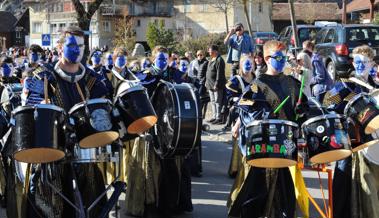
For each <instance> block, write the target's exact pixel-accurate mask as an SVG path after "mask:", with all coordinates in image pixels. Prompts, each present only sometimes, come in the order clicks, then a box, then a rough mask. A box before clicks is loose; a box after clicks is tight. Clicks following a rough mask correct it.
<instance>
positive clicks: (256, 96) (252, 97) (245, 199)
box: [227, 40, 308, 217]
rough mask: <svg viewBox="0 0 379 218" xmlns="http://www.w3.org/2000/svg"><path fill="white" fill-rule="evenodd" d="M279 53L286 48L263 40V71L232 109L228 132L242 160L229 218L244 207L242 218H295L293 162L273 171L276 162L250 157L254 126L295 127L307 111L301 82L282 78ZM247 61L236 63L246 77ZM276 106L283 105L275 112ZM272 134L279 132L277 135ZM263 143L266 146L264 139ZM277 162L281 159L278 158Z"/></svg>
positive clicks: (290, 77) (298, 181)
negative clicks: (278, 123)
mask: <svg viewBox="0 0 379 218" xmlns="http://www.w3.org/2000/svg"><path fill="white" fill-rule="evenodd" d="M284 50H285V45H284V44H283V43H282V42H279V41H276V40H271V41H267V42H266V43H265V44H264V45H263V55H264V59H265V61H266V63H267V71H266V72H265V73H261V74H260V75H259V77H258V78H256V79H255V80H253V81H252V82H251V83H250V84H248V85H247V87H246V90H245V92H243V94H242V95H241V96H239V100H238V103H237V104H236V107H237V108H238V112H239V118H238V119H237V121H236V123H235V125H234V126H233V128H232V135H233V137H235V138H238V141H239V142H238V144H239V148H240V152H241V154H242V156H243V158H242V161H241V162H240V169H241V170H240V172H239V173H238V174H237V177H236V181H235V185H234V186H233V189H232V190H231V192H230V196H229V201H228V205H227V206H228V209H229V210H228V215H229V216H231V217H241V215H242V214H241V213H242V211H243V210H244V208H249V210H248V211H247V210H245V212H246V214H244V215H243V216H246V217H279V216H280V217H295V215H296V195H295V187H294V181H293V180H292V177H291V173H290V171H289V169H288V166H291V165H293V163H295V162H296V161H297V159H296V160H294V162H292V163H286V164H278V165H277V166H275V167H278V168H279V169H269V168H272V167H273V166H272V165H271V164H274V165H276V164H277V162H275V161H273V159H271V158H264V157H262V156H259V155H257V156H254V155H255V154H258V153H256V152H255V150H254V152H252V150H251V149H252V147H251V146H252V145H254V143H251V142H250V140H252V139H254V137H253V136H254V135H252V134H254V133H255V130H252V129H250V128H249V129H248V128H247V126H248V125H250V124H251V123H252V122H253V121H254V122H258V123H259V122H261V121H262V120H265V119H273V120H287V121H291V122H296V123H297V124H298V125H300V126H301V124H302V123H303V122H304V121H305V120H306V116H305V112H306V111H307V110H308V102H307V97H306V96H305V95H302V97H301V99H299V98H300V87H301V84H300V82H299V81H298V80H297V79H295V78H294V77H292V76H289V75H285V74H283V73H282V72H283V68H284V66H285V64H286V56H285V55H284V52H283V51H284ZM250 61H252V60H250V58H249V60H248V61H245V62H243V63H241V65H240V67H241V68H242V70H243V71H244V72H242V73H247V72H249V70H250V69H251V64H250ZM252 69H253V68H252ZM286 98H287V100H286V101H285V99H286ZM281 103H282V105H283V106H282V107H281V108H278V110H277V111H276V112H275V113H274V110H275V109H277V106H278V105H279V104H281ZM267 131H269V130H267ZM277 134H282V133H280V131H278V133H277ZM255 137H256V136H255ZM287 137H289V136H287ZM291 137H292V136H291ZM270 140H271V139H270ZM262 143H265V144H267V143H270V142H269V141H268V140H265V139H264V140H263V142H262ZM291 147H292V148H295V147H296V145H295V144H294V143H292V145H291ZM258 152H261V151H258ZM273 152H274V153H275V151H273ZM288 152H290V151H288ZM292 152H295V150H292ZM276 153H278V154H279V151H278V150H277V151H276ZM296 155H297V150H296ZM277 157H278V158H285V157H284V156H281V157H280V155H279V156H277ZM258 160H259V161H258ZM248 163H249V164H248ZM268 165H271V166H268ZM272 173H274V174H277V175H280V176H278V177H275V178H273V177H272V176H270V175H273V174H272ZM302 182H304V181H303V180H302V178H297V179H296V183H295V184H298V183H302ZM269 193H270V194H269ZM283 197H285V199H286V200H285V201H286V203H285V204H284V203H280V202H281V200H280V199H283ZM267 199H270V200H267ZM299 203H301V202H299ZM257 205H260V206H257ZM264 208H270V212H268V211H265V210H264ZM279 214H280V215H279Z"/></svg>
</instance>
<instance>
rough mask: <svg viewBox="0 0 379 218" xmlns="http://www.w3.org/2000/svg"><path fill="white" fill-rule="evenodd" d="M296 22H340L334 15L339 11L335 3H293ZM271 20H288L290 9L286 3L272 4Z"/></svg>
mask: <svg viewBox="0 0 379 218" xmlns="http://www.w3.org/2000/svg"><path fill="white" fill-rule="evenodd" d="M294 8H295V15H296V20H304V21H307V20H311V21H315V20H325V21H328V20H341V16H340V15H338V14H337V13H336V11H339V7H338V4H337V3H336V2H317V3H305V2H303V3H294ZM272 14H273V20H290V19H291V16H290V9H289V5H288V3H274V5H273V10H272Z"/></svg>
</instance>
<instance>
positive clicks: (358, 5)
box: [346, 0, 379, 13]
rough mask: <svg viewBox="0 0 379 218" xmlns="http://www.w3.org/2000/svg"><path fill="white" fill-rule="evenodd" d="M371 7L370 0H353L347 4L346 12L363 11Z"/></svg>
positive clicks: (376, 0)
mask: <svg viewBox="0 0 379 218" xmlns="http://www.w3.org/2000/svg"><path fill="white" fill-rule="evenodd" d="M378 3H379V0H375V2H374V5H376V4H378ZM369 9H370V0H353V1H352V2H350V3H349V4H347V5H346V12H347V13H350V12H355V11H363V10H369Z"/></svg>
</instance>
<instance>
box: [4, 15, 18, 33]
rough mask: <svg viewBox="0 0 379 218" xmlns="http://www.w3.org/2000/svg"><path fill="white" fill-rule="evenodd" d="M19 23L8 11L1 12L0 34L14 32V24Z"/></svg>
mask: <svg viewBox="0 0 379 218" xmlns="http://www.w3.org/2000/svg"><path fill="white" fill-rule="evenodd" d="M16 22H17V19H16V17H15V16H14V15H13V14H12V13H10V12H7V11H0V32H1V33H9V32H13V31H14V28H13V26H14V24H15V23H16Z"/></svg>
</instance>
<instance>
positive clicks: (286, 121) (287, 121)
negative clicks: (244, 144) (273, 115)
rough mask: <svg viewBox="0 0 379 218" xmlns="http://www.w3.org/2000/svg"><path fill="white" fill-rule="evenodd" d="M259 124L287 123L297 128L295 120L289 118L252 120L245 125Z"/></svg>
mask: <svg viewBox="0 0 379 218" xmlns="http://www.w3.org/2000/svg"><path fill="white" fill-rule="evenodd" d="M259 124H287V125H289V126H293V127H297V128H299V125H298V124H297V123H295V122H292V121H289V120H281V119H265V120H254V121H252V122H251V123H249V124H248V125H247V126H246V127H252V126H257V125H259Z"/></svg>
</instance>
